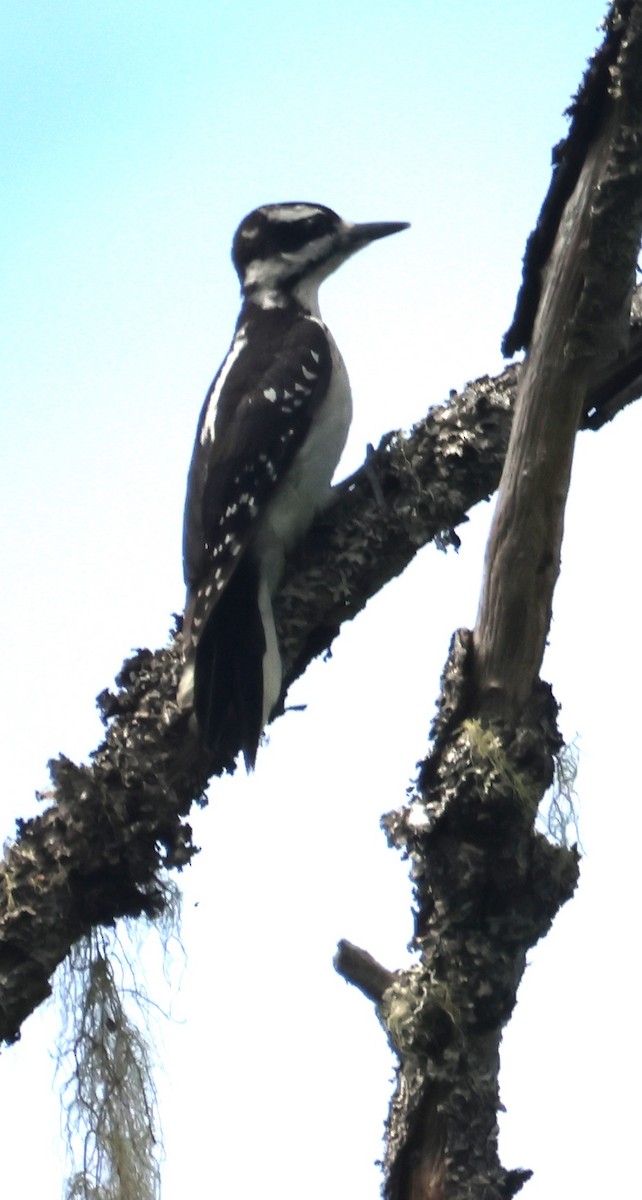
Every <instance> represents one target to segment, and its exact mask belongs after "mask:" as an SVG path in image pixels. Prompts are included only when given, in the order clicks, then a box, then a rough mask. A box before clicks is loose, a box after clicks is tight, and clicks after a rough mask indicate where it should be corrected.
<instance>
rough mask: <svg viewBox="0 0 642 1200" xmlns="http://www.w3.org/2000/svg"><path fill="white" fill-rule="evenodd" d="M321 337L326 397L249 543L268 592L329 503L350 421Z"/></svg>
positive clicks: (348, 401)
mask: <svg viewBox="0 0 642 1200" xmlns="http://www.w3.org/2000/svg"><path fill="white" fill-rule="evenodd" d="M325 332H326V336H327V338H328V343H329V347H330V353H331V356H332V372H331V375H330V381H329V386H328V391H327V394H326V396H325V399H324V400H323V402H322V404H321V405H320V406H319V409H318V411H317V413H316V416H315V419H314V421H313V422H312V425H311V427H310V430H309V433H308V436H307V438H306V440H305V441H304V443H303V445H302V446H301V448H300V450H299V451H298V453H297V455H296V458H295V459H294V462H293V463H292V466H291V467H290V470H289V471H288V473H287V475H286V477H285V478H284V479H283V480H282V481H281V483H280V485H279V488H278V491H277V493H276V495H275V496H274V499H273V500H272V502H271V503H270V504H269V505H268V507H267V510H266V512H265V513H264V514H263V516H262V517H260V518H259V524H258V527H257V531H256V534H255V537H254V539H253V551H254V553H255V554H256V555H257V556H258V557H260V558H261V561H262V565H263V569H264V570H265V571H266V572H267V574H268V575H269V577H270V581H271V590H274V589H275V588H276V586H277V585H278V582H279V579H280V576H281V573H282V570H283V562H284V558H285V554H287V553H288V552H289V551H290V550H291V549H292V547H293V546H294V545H295V544H296V542H297V541H299V540H300V538H301V537H303V535H304V533H305V532H306V531H307V529H308V528H309V527H310V525H311V523H312V521H313V519H314V516H315V515H316V513H317V512H319V511H320V509H322V508H323V507H324V506H325V504H326V503H327V501H328V499H329V496H330V487H331V482H332V476H333V475H334V472H335V470H336V468H337V465H338V463H339V459H340V458H341V454H342V452H343V448H344V446H345V443H346V438H347V436H348V430H349V428H350V421H351V419H352V393H351V391H350V381H349V379H348V373H347V371H346V367H345V363H344V361H343V358H342V357H341V354H340V352H339V349H338V347H337V345H336V343H335V341H334V338H333V337H332V334H331V333H330V332H329V330H327V329H326V330H325Z"/></svg>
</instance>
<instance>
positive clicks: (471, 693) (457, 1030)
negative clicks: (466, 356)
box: [376, 0, 642, 1200]
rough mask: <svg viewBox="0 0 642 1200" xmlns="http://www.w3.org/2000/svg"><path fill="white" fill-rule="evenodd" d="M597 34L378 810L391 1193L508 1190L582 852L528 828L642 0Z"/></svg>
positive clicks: (492, 1193) (627, 258)
mask: <svg viewBox="0 0 642 1200" xmlns="http://www.w3.org/2000/svg"><path fill="white" fill-rule="evenodd" d="M606 44H607V45H608V70H606V71H600V72H598V76H599V81H600V83H599V87H598V92H599V89H600V88H601V92H599V104H597V100H596V95H594V96H593V101H594V102H595V103H594V108H593V124H592V135H591V136H590V137H589V138H587V139H586V140H585V142H584V146H583V151H584V152H583V158H582V161H581V163H580V164H579V169H578V170H577V174H576V178H575V181H574V185H573V188H572V189H570V191H569V194H568V196H567V197H566V200H565V203H564V205H563V207H562V210H561V211H560V213H559V219H558V221H557V225H556V229H555V234H554V238H553V240H552V243H551V247H550V252H549V253H548V255H547V256H546V261H545V262H544V261H542V262H541V263H540V270H541V272H542V278H541V280H540V287H539V291H538V304H537V312H536V315H534V324H533V328H532V336H530V337H529V353H528V357H527V360H526V363H525V366H524V368H523V371H522V373H521V376H520V380H519V384H518V394H517V401H516V412H515V418H514V421H513V426H512V431H511V437H510V441H509V446H508V452H507V456H506V462H505V466H504V471H503V474H502V479H501V482H500V489H499V492H500V495H499V501H498V505H497V509H496V513H495V518H494V522H493V527H492V529H491V534H490V537H489V544H488V552H487V559H486V567H485V576H484V582H483V586H482V596H481V601H480V608H479V615H478V619H477V625H476V628H475V630H474V632H473V633H469V632H468V631H463V630H461V631H459V632H458V633H457V634H456V635H455V637H454V639H453V643H452V647H451V654H450V658H449V662H448V664H447V666H446V670H445V673H444V679H443V692H442V697H441V703H440V709H439V713H438V717H437V719H436V721H435V723H434V727H433V738H434V749H433V751H432V753H431V755H430V756H429V758H428V759H427V760H426V761H425V762H424V763H423V765H422V768H421V771H420V776H419V780H418V786H417V791H416V795H415V797H414V799H413V801H412V802H411V803H410V804H409V805H407V806H405V807H403V808H402V809H399V810H397V811H395V812H392V813H389V814H388V815H387V816H386V817H385V818H384V824H385V828H386V831H387V834H388V838H389V841H390V843H391V844H392V845H393V846H395V847H396V848H398V849H401V850H402V852H403V853H404V854H406V855H408V856H409V857H410V859H411V862H412V874H413V881H414V887H415V897H414V899H415V913H416V921H415V937H414V945H415V948H416V950H417V951H418V955H419V961H418V962H417V963H416V964H415V965H414V966H413V967H411V968H410V970H408V971H403V972H399V973H398V974H397V975H396V977H395V980H394V982H393V983H391V984H390V986H389V987H387V988H386V990H385V991H384V993H383V995H382V997H381V999H380V1000H378V1001H376V1004H377V1010H378V1013H379V1016H380V1018H381V1019H382V1021H383V1022H384V1024H385V1026H386V1029H387V1031H388V1036H389V1039H390V1041H391V1044H392V1045H393V1047H394V1049H395V1050H396V1053H397V1056H398V1059H399V1069H398V1083H397V1089H396V1093H395V1096H394V1098H393V1101H392V1105H391V1109H390V1115H389V1119H388V1127H387V1153H386V1161H385V1168H386V1177H385V1187H384V1192H385V1195H386V1198H387V1200H473V1198H479V1200H482V1198H483V1200H507V1198H510V1197H511V1196H513V1195H515V1193H516V1192H517V1191H518V1190H519V1189H520V1188H521V1186H522V1184H523V1183H524V1182H525V1180H526V1179H527V1178H528V1176H529V1174H530V1173H529V1172H528V1171H523V1170H517V1171H506V1170H505V1169H504V1168H503V1167H502V1166H501V1164H500V1162H499V1158H498V1154H497V1111H498V1107H499V1088H498V1070H499V1044H500V1040H501V1034H502V1029H503V1027H504V1025H505V1024H506V1022H507V1020H508V1018H509V1016H510V1014H511V1012H512V1009H513V1006H514V1003H515V998H516V992H517V987H518V984H519V981H520V979H521V976H522V973H523V970H524V964H525V961H526V953H527V951H528V949H529V948H530V947H531V946H533V945H534V944H535V942H536V941H537V940H538V939H539V938H540V937H542V936H543V935H544V934H545V933H546V932H547V931H548V929H549V927H550V924H551V922H552V920H553V918H554V916H555V914H556V912H557V911H558V909H559V907H560V906H561V905H562V904H563V903H564V902H565V901H566V900H567V899H569V897H570V896H571V895H572V892H573V890H574V887H575V884H576V881H577V875H578V857H577V853H576V851H575V850H574V849H569V848H567V847H565V846H554V845H551V844H550V843H549V842H548V841H547V840H546V838H544V837H543V836H542V835H540V834H538V833H537V832H535V828H534V822H535V818H536V815H537V810H538V806H539V803H540V801H541V799H542V797H543V795H544V792H545V790H546V788H547V787H548V786H550V784H551V782H552V774H553V762H554V756H555V754H556V753H557V752H558V751H559V749H560V747H561V744H562V743H561V738H560V736H559V733H558V730H557V725H556V716H557V706H556V704H555V701H554V698H553V696H552V693H551V690H550V688H549V687H548V686H547V685H546V684H543V683H542V682H541V681H539V679H538V675H539V670H540V667H541V662H542V656H543V652H544V645H545V639H546V635H547V632H548V626H549V622H550V613H551V605H552V596H553V590H554V587H555V582H556V579H557V574H558V570H559V555H560V546H561V539H562V529H563V517H564V508H565V503H566V496H567V492H568V487H569V482H570V471H571V463H572V457H573V447H574V441H575V436H576V431H577V428H578V425H579V423H580V421H581V417H582V413H583V412H584V411H586V405H587V396H588V392H589V382H590V379H591V377H592V376H594V375H595V373H596V372H597V371H598V370H600V369H604V363H605V362H606V361H609V360H613V359H615V358H617V356H618V354H619V352H620V349H621V346H622V345H623V344H624V340H625V335H626V328H627V314H628V312H629V306H630V301H631V295H632V291H633V284H634V278H635V266H636V259H637V252H638V247H639V244H640V239H641V237H642V155H641V154H640V148H641V147H642V0H635V3H626V4H624V3H622V4H614V5H613V7H612V9H611V12H610V14H609V19H608V23H607V31H606ZM596 57H597V59H598V61H599V63H602V62H603V58H604V47H603V48H602V50H601V51H600V52H598V56H596ZM585 86H587V87H590V88H591V89H594V88H595V86H596V85H595V73H594V72H592V71H591V69H590V68H589V72H588V74H587V77H586V81H585ZM580 102H581V100H580V99H578V101H577V102H576V103H578V104H579V103H580ZM435 1030H439V1036H436V1034H435Z"/></svg>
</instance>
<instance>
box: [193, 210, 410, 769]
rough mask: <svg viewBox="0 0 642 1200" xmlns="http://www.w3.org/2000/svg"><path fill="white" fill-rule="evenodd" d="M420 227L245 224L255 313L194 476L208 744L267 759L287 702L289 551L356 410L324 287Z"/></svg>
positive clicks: (297, 220)
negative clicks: (266, 735)
mask: <svg viewBox="0 0 642 1200" xmlns="http://www.w3.org/2000/svg"><path fill="white" fill-rule="evenodd" d="M406 228H407V223H406V222H400V221H397V222H379V223H374V224H364V225H354V224H351V223H350V222H348V221H343V220H342V219H341V218H340V217H339V216H337V214H336V213H335V212H333V211H332V209H330V208H325V207H324V206H323V205H321V204H294V203H293V204H266V205H263V206H262V207H261V208H257V209H256V210H255V211H254V212H251V213H250V214H249V216H247V217H246V218H245V220H244V221H242V222H241V224H240V226H239V228H238V229H237V231H236V234H235V236H234V242H233V245H232V261H233V263H234V266H235V268H236V271H237V273H238V276H239V279H240V281H241V294H242V307H241V313H240V316H239V318H238V321H237V325H236V331H235V334H234V339H233V341H232V345H231V347H230V350H229V352H228V354H227V357H226V359H225V360H224V362H223V364H222V366H221V367H220V369H219V372H218V374H217V376H216V378H215V379H214V382H213V383H212V385H211V387H210V390H209V392H208V394H207V396H206V399H205V403H204V405H203V408H202V410H201V415H200V419H199V422H198V428H197V433H196V442H195V445H194V452H193V455H192V462H191V466H190V471H189V478H188V482H187V499H186V503H185V521H184V530H183V565H184V573H185V582H186V585H187V600H186V606H185V617H184V622H183V643H184V666H183V673H182V677H181V681H180V685H179V690H178V700H179V704H180V705H181V707H182V708H184V709H189V708H193V709H194V711H195V714H196V720H197V724H198V728H199V733H200V737H201V739H202V742H203V745H204V746H205V748H206V749H207V750H208V751H209V752H211V753H212V754H216V755H217V756H218V757H219V759H220V760H221V761H222V762H224V763H227V764H229V765H231V763H232V761H233V759H234V758H235V756H236V754H237V753H238V751H239V749H240V750H242V751H243V755H244V757H245V762H246V765H247V767H248V769H250V768H252V767H253V766H254V762H255V759H256V753H257V748H258V745H259V741H260V738H261V733H262V730H263V728H264V726H265V725H266V723H267V721H268V720H269V718H270V715H271V713H272V711H273V709H274V706H275V705H276V703H277V701H278V700H279V697H280V694H281V688H282V669H281V658H280V653H279V647H278V644H277V638H276V632H275V628H274V617H273V613H272V597H273V595H274V593H275V591H276V588H277V587H278V584H279V580H280V578H281V574H282V571H283V565H284V561H285V557H286V555H287V553H288V552H289V550H290V549H291V548H292V546H293V545H294V544H295V543H296V542H297V541H298V539H299V538H300V537H301V536H302V535H303V534H304V533H305V532H306V530H307V529H308V528H309V526H310V524H311V522H312V519H313V517H314V515H315V513H316V512H317V511H318V510H319V509H320V508H322V507H323V505H324V503H325V502H326V501H327V498H328V496H329V493H330V483H331V480H332V476H333V474H334V471H335V468H336V466H337V463H338V461H339V458H340V456H341V452H342V450H343V447H344V444H345V440H346V437H347V434H348V428H349V425H350V418H351V415H352V401H351V395H350V384H349V382H348V376H347V373H346V369H345V365H344V363H343V359H342V358H341V355H340V353H339V351H338V349H337V347H336V345H335V342H334V339H333V337H332V334H331V333H330V331H329V330H328V329H327V327H326V326H325V325H324V323H323V321H322V319H321V315H320V313H319V305H318V290H319V284H321V283H322V282H323V280H324V279H326V278H327V277H328V275H330V274H331V273H332V272H333V271H334V270H336V268H337V267H338V266H340V265H341V263H342V262H345V260H346V259H347V258H349V257H350V255H351V254H354V253H355V251H357V250H360V249H361V248H362V247H363V246H367V245H368V244H369V243H370V242H373V241H375V239H377V238H382V237H387V236H388V234H391V233H397V232H398V231H399V230H401V229H406Z"/></svg>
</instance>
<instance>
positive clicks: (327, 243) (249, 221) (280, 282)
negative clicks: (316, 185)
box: [232, 203, 408, 309]
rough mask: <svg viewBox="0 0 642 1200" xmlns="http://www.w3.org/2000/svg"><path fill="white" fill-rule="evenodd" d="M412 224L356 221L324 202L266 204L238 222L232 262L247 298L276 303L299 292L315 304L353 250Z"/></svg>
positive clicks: (305, 300)
mask: <svg viewBox="0 0 642 1200" xmlns="http://www.w3.org/2000/svg"><path fill="white" fill-rule="evenodd" d="M407 228H408V222H407V221H379V222H374V223H372V224H363V225H353V224H352V223H351V222H349V221H343V220H342V219H341V217H339V216H338V215H337V213H335V212H333V211H332V209H331V208H326V207H325V206H324V205H323V204H299V203H297V204H264V205H263V206H262V207H261V208H257V209H255V210H254V212H251V213H250V214H249V216H247V217H246V218H245V220H244V221H242V222H241V224H240V225H239V227H238V229H237V231H236V234H235V236H234V242H233V245H232V261H233V263H234V266H235V267H236V270H237V272H238V276H239V279H240V280H241V288H242V291H243V295H244V296H246V297H247V298H248V299H251V300H256V301H257V302H258V303H259V304H262V305H263V306H264V307H266V308H273V307H279V306H281V305H283V304H285V303H287V299H288V297H289V296H294V297H295V298H296V299H297V300H299V302H300V303H302V304H303V305H304V307H306V308H310V309H314V308H315V307H316V295H317V290H318V287H319V284H320V283H322V282H323V280H324V279H327V277H328V275H331V274H332V272H333V271H336V269H337V267H339V266H341V263H342V262H345V260H346V259H347V258H350V255H352V254H355V253H356V251H357V250H361V249H362V248H363V247H364V246H367V245H369V243H370V242H374V241H376V239H377V238H382V237H387V236H388V234H390V233H398V232H399V231H400V230H401V229H407Z"/></svg>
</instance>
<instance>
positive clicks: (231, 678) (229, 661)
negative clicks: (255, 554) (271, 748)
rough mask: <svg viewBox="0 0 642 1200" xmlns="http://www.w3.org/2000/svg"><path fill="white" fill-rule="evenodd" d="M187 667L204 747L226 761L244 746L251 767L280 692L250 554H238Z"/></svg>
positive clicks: (268, 620) (269, 619)
mask: <svg viewBox="0 0 642 1200" xmlns="http://www.w3.org/2000/svg"><path fill="white" fill-rule="evenodd" d="M275 652H276V656H277V659H278V683H275V679H274V665H273V659H274V654H275ZM190 670H193V679H194V696H193V704H194V711H195V713H196V719H197V722H198V726H199V731H200V734H201V737H202V740H203V744H204V746H205V747H206V749H207V750H208V751H209V752H210V753H211V754H213V755H215V756H216V757H217V758H220V760H221V761H222V762H225V763H229V764H230V765H231V763H232V762H233V761H234V759H235V758H236V755H237V754H238V752H239V750H242V752H243V757H244V759H245V765H246V767H247V769H248V771H250V770H252V769H253V768H254V764H255V761H256V754H257V750H258V746H259V742H260V740H261V733H262V731H263V726H264V724H265V722H266V721H267V720H268V718H269V716H270V713H271V711H272V708H273V707H274V704H275V703H276V701H277V700H278V697H279V692H280V688H281V675H280V656H279V655H278V647H277V645H276V635H275V632H274V619H273V616H272V605H271V601H270V598H269V596H266V595H264V594H263V589H262V588H261V586H260V584H259V569H258V565H257V563H256V562H255V561H253V559H252V558H251V556H249V555H245V556H244V557H243V558H242V559H241V561H240V563H239V565H238V567H237V569H236V570H235V572H234V574H233V575H232V577H231V579H230V580H229V582H228V584H227V587H226V588H225V590H224V591H223V593H222V595H221V597H220V599H219V601H218V603H217V604H216V607H215V608H214V609H213V611H212V612H211V613H210V615H209V617H208V619H207V621H206V624H205V626H204V628H203V630H202V632H201V633H200V635H199V638H198V641H197V644H196V648H195V653H194V660H193V665H191V664H189V663H188V664H186V668H185V671H186V674H187V673H188V672H189V671H190ZM266 675H268V676H269V677H270V678H269V679H267V680H266V678H265V677H266ZM266 683H267V685H268V686H267V688H266ZM275 687H276V695H274V691H275Z"/></svg>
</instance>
